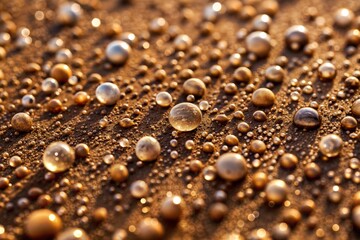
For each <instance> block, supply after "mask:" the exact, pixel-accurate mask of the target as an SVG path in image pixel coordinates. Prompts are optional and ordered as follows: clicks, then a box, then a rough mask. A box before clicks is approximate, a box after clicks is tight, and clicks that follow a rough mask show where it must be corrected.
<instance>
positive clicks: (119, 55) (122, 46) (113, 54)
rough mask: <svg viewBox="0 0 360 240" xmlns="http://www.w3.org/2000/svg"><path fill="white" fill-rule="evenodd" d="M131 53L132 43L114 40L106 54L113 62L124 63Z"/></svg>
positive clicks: (107, 48) (108, 46)
mask: <svg viewBox="0 0 360 240" xmlns="http://www.w3.org/2000/svg"><path fill="white" fill-rule="evenodd" d="M130 53H131V47H130V45H129V44H128V43H127V42H125V41H120V40H116V41H112V42H111V43H109V44H108V45H107V47H106V50H105V54H106V57H107V59H108V60H109V61H110V62H111V63H113V64H123V63H125V62H126V60H127V59H128V58H129V55H130Z"/></svg>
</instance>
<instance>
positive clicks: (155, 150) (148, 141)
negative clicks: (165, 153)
mask: <svg viewBox="0 0 360 240" xmlns="http://www.w3.org/2000/svg"><path fill="white" fill-rule="evenodd" d="M160 152H161V147H160V143H159V142H158V140H156V139H155V138H153V137H150V136H146V137H143V138H141V139H140V140H139V141H138V142H137V144H136V148H135V153H136V156H137V157H138V158H139V159H140V160H141V161H153V160H155V159H157V158H158V157H159V155H160Z"/></svg>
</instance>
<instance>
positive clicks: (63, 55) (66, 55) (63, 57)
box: [55, 48, 73, 63]
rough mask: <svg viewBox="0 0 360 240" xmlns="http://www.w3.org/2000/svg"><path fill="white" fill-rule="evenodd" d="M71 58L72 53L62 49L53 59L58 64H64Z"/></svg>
mask: <svg viewBox="0 0 360 240" xmlns="http://www.w3.org/2000/svg"><path fill="white" fill-rule="evenodd" d="M72 56H73V55H72V52H71V51H70V50H69V49H67V48H63V49H60V50H59V51H58V52H57V53H56V56H55V59H56V61H57V62H59V63H66V62H68V61H69V60H70V59H71V58H72Z"/></svg>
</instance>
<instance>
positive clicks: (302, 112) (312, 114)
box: [293, 107, 321, 128]
mask: <svg viewBox="0 0 360 240" xmlns="http://www.w3.org/2000/svg"><path fill="white" fill-rule="evenodd" d="M293 121H294V124H295V125H296V126H298V127H302V128H317V127H319V126H320V124H321V116H320V115H319V113H318V111H316V110H315V109H313V108H310V107H303V108H300V109H299V110H298V111H297V112H296V113H295V115H294V119H293Z"/></svg>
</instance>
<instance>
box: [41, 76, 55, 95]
mask: <svg viewBox="0 0 360 240" xmlns="http://www.w3.org/2000/svg"><path fill="white" fill-rule="evenodd" d="M58 88H59V83H58V81H57V80H56V79H54V78H46V79H45V80H44V81H43V82H42V84H41V90H43V92H45V93H53V92H55V91H56V90H57V89H58Z"/></svg>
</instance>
